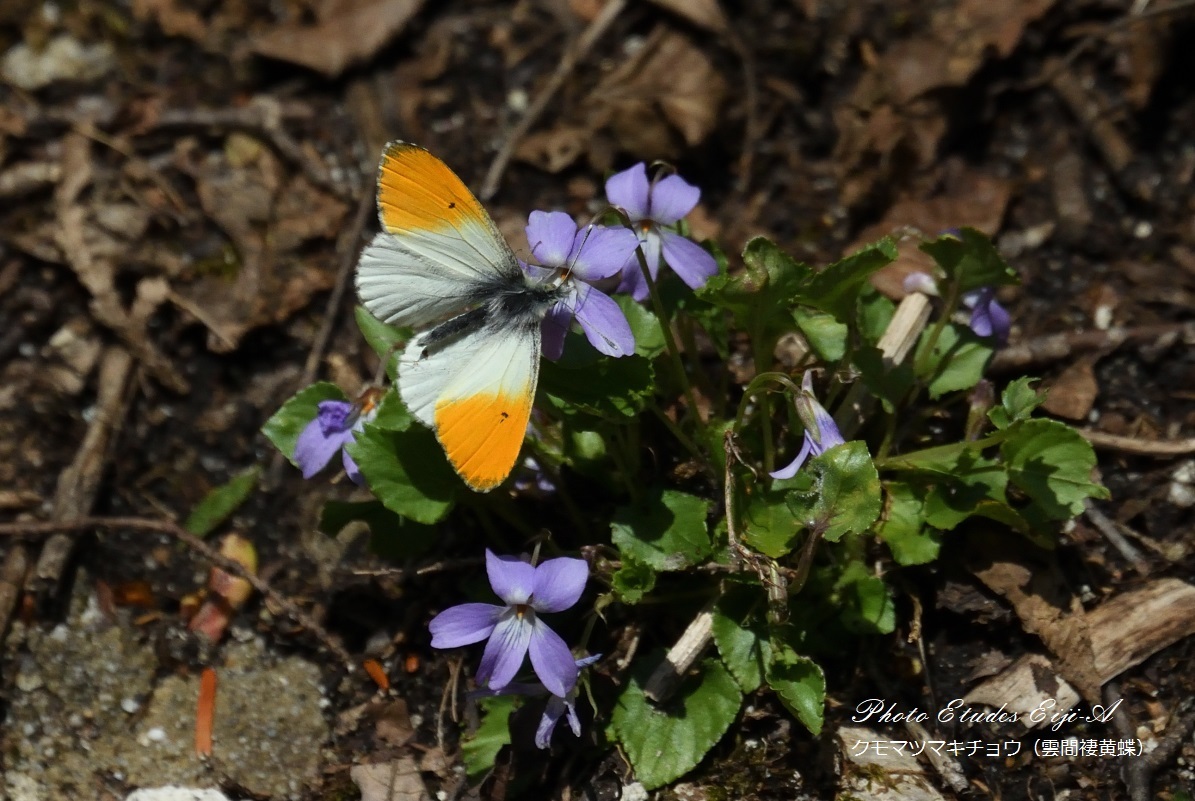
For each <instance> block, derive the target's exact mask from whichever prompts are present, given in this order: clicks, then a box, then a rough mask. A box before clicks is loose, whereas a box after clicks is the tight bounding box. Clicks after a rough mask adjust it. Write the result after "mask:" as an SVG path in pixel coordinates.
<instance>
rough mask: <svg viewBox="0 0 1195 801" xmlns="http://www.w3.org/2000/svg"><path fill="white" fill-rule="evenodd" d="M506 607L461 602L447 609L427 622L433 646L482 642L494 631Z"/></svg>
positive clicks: (451, 646) (449, 646)
mask: <svg viewBox="0 0 1195 801" xmlns="http://www.w3.org/2000/svg"><path fill="white" fill-rule="evenodd" d="M504 609H505V607H501V606H495V605H494V604H460V605H459V606H452V607H449V608H448V609H445V610H444V611H443V612H441V613H440V614H438V615H436V616H435V617H433V618H432V620H431V622H430V623H428V624H427V627H428V629H429V630H430V631H431V633H432V648H460V647H461V646H462V645H472V644H473V643H475V642H481V641H482V640H484V639H485V638H486V637H489V636H490V635H491V634H492V633H493V632H494V626H496V625H497V624H498V618H499V616H500V615H501V614H502V612H503V610H504Z"/></svg>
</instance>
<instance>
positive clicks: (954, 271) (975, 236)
mask: <svg viewBox="0 0 1195 801" xmlns="http://www.w3.org/2000/svg"><path fill="white" fill-rule="evenodd" d="M921 249H922V250H923V251H925V252H926V253H928V254H929V255H930V258H932V259H933V260H934V261H935V262H937V263H938V266H940V267H941V268H942V271H943V272H945V273H946V277H947V279H948V280H951V281H958V282H959V289H960V291H962V292H968V291H970V290H972V289H979V288H980V287H984V286H1010V285H1013V284H1018V283H1020V278H1019V277H1018V276H1017V274H1016V272H1015V271H1014V270H1013V269H1012V268H1011V267H1009V266H1008V265H1007V264H1006V263H1005V262H1004V259H1002V258H1001V257H1000V254H999V252H997V250H996V247H995V245H993V244H992V240H991V239H989V238H988V237H987V235H985V234H983V233H982V232H980V231H976V230H975V229H974V228H962V229H960V230H959V232H958V235H957V236H955V235H954V234H943V235H942V236H940V237H938V238H937V239H935V240H934V241H932V242H925V243H924V244H922V245H921ZM943 291H945V290H943Z"/></svg>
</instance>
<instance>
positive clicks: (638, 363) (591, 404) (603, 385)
mask: <svg viewBox="0 0 1195 801" xmlns="http://www.w3.org/2000/svg"><path fill="white" fill-rule="evenodd" d="M578 338H579V339H583V337H580V336H579V335H578V334H572V333H570V334H569V336H568V337H566V339H565V343H566V344H565V352H564V357H563V358H561V360H560V361H559V362H549V361H545V362H543V364H542V366H541V368H540V373H539V389H540V391H539V395H540V397H541V399H543V400H544V401H545V403H546V404H547V405H548V406H549V407H550V408H553V409H556V410H557V411H558V412H560V413H561V414H565V415H568V414H575V413H577V412H584V413H586V414H592V415H596V416H598V417H601V418H604V419H607V420H613V421H616V422H626V421H627V420H628V419H629V418H633V417H635V416H637V415H638V414H639V412H641V411H643V408H644V406H646V405H647V401H648V399H649V398H650V397H651V393H652V390H653V389H654V387H655V383H654V382H655V372H654V370H653V369H652V366H651V362H649V361H648V360H647V359H645V358H643V357H642V356H638V355H631V356H623V357H621V358H618V359H615V358H611V357H608V356H602V355H601V354H599V353H598V352H597V351H595V350H594V349H593V348H592V346H590V345H589V343H588V342H585V343H584V346H583V347H584V348H588V351H589V353H588V354H586V353H583V352H581V351H582V347H581V346H579V345H574V346H573V347H572V349H571V351H572V352H570V344H572V343H570V339H572V340H573V341H574V342H575V339H578ZM574 354H576V355H574Z"/></svg>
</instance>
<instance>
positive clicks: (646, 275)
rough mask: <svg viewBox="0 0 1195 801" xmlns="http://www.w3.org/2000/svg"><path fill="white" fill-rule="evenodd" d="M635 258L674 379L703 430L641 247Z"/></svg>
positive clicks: (703, 421)
mask: <svg viewBox="0 0 1195 801" xmlns="http://www.w3.org/2000/svg"><path fill="white" fill-rule="evenodd" d="M635 258H636V259H637V260H638V261H639V269H640V270H641V271H642V272H643V280H644V281H646V282H647V294H648V295H649V296H650V297H651V306H652V309H653V310H654V311H655V313H656V318H657V319H658V320H659V321H660V331H661V332H662V333H663V334H664V347H665V348H666V349H667V350H668V357H669V358H670V359H671V360H672V364H673V366H674V367H675V368H676V377H677V380H678V381H680V385H681V389H682V390H683V391H684V394H685V401H686V402H687V403H688V405H689V413H690V414H691V415H692V417H693V419H694V420H695V421H696V425H697V428H698V429H701V430H704V429H705V420H703V419H702V417H701V409H700V408H699V407H698V406H697V396H696V395H695V394H694V392H693V385H692V384H691V383H689V373H688V371H687V370H685V363H684V361H683V360H682V359H681V357H680V348H678V347H677V344H676V337H675V336H673V334H672V323H671V321H669V319H668V315H667V313H666V312H665V310H664V301H662V300H661V299H660V291H659V289H658V288H657V287H656V282H655V279H654V278H652V277H651V270H649V269H648V267H647V257H646V256H645V255H644V253H643V247H642V246H639V247H636V248H635Z"/></svg>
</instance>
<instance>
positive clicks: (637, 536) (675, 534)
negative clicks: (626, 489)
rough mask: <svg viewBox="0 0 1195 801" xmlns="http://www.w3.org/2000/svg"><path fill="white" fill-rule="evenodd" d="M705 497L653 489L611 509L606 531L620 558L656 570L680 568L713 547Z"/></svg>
mask: <svg viewBox="0 0 1195 801" xmlns="http://www.w3.org/2000/svg"><path fill="white" fill-rule="evenodd" d="M709 509H710V503H709V501H707V500H704V499H702V498H698V497H696V496H694V495H688V494H686V493H683V492H678V491H676V490H664V491H663V492H661V491H659V490H656V491H653V492H651V493H649V494H648V495H647V497H646V498H645V499H644V500H643V501H642V502H641V503H640V504H638V505H634V506H624V507H621V508H619V509H617V510H615V512H614V519H613V520H612V521H611V523H610V531H611V535H612V539H613V541H614V545H615V546H617V547H618V550H619V552H620V553H621V554H622V558H623V559H627V558H630V559H635V560H637V561H639V562H642V563H643V564H645V565H648V566H650V567H653V568H655V569H656V570H681V569H683V568H685V567H688V566H689V565H693V564H697V563H698V562H700V561H701V560H702V559H704V558H705V557H707V556H709V554H710V553H711V551H712V550H713V546H712V545H711V543H710V535H709V529H708V527H707V526H706V522H705V518H706V515H707V514H708V513H709Z"/></svg>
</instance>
